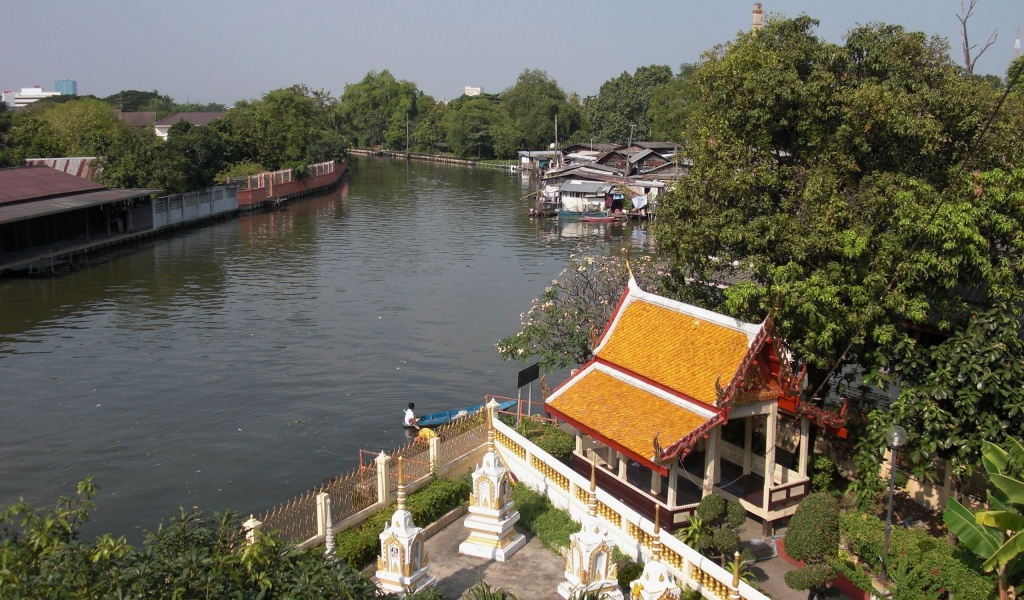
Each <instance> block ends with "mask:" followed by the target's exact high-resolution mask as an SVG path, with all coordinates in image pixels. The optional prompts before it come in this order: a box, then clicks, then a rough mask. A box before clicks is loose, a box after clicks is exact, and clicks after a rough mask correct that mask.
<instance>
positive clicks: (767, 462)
mask: <svg viewBox="0 0 1024 600" xmlns="http://www.w3.org/2000/svg"><path fill="white" fill-rule="evenodd" d="M778 429H779V405H778V404H772V411H771V412H770V413H768V424H767V427H765V431H764V440H765V441H764V498H763V499H762V504H761V508H762V509H763V510H764V512H765V514H768V505H769V504H770V503H771V492H772V484H773V483H774V482H775V435H776V433H777V432H778Z"/></svg>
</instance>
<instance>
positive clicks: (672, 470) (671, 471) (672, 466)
mask: <svg viewBox="0 0 1024 600" xmlns="http://www.w3.org/2000/svg"><path fill="white" fill-rule="evenodd" d="M655 475H658V474H657V473H655ZM678 476H679V461H678V460H673V461H672V462H671V463H669V465H668V494H667V498H666V504H668V506H669V508H675V507H676V505H677V501H676V478H677V477H678ZM658 481H659V482H660V481H661V475H658Z"/></svg>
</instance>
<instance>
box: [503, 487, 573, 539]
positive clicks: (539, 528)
mask: <svg viewBox="0 0 1024 600" xmlns="http://www.w3.org/2000/svg"><path fill="white" fill-rule="evenodd" d="M512 500H513V502H515V506H516V510H518V511H519V523H520V524H521V525H522V526H523V527H525V528H526V529H529V530H530V531H532V532H533V533H534V534H536V535H537V538H538V539H540V542H541V543H542V544H544V547H545V548H547V549H549V550H551V551H552V552H554V553H556V554H561V552H562V550H563V549H565V548H568V547H569V536H570V535H571V534H573V533H576V532H577V531H579V530H580V524H579V523H577V522H576V521H573V520H572V517H570V516H569V513H568V512H566V511H564V510H562V509H560V508H555V507H554V505H552V504H551V501H550V500H548V497H547V496H545V495H544V494H541V493H539V492H535V491H533V490H531V489H530V488H528V487H526V486H525V485H517V486H515V487H514V488H512Z"/></svg>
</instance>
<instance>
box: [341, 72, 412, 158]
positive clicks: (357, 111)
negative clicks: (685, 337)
mask: <svg viewBox="0 0 1024 600" xmlns="http://www.w3.org/2000/svg"><path fill="white" fill-rule="evenodd" d="M420 95H422V92H420V91H419V90H418V89H417V88H416V85H415V84H414V83H412V82H410V81H404V80H403V81H399V80H397V79H395V77H394V76H393V75H392V74H391V73H390V72H389V71H387V70H384V71H381V72H380V73H377V72H375V71H370V72H369V73H367V74H366V76H365V77H364V78H363V80H362V81H361V82H359V83H354V84H349V85H346V86H345V91H344V92H343V93H342V95H341V106H340V108H339V110H340V113H341V115H342V117H343V118H344V119H345V120H346V121H348V123H349V124H350V126H351V130H352V132H353V133H354V139H353V140H351V142H352V143H353V144H354V145H356V146H361V147H375V146H380V145H383V144H387V145H388V146H389V147H394V148H404V147H405V132H406V124H407V123H408V122H409V121H408V120H411V119H414V118H415V117H416V112H415V110H416V107H417V98H418V97H419V96H420Z"/></svg>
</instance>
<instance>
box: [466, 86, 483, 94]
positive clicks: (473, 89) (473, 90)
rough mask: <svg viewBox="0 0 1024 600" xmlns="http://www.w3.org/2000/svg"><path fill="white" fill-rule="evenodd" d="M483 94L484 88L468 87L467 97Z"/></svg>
mask: <svg viewBox="0 0 1024 600" xmlns="http://www.w3.org/2000/svg"><path fill="white" fill-rule="evenodd" d="M482 93H484V88H481V87H473V86H471V85H467V86H466V95H467V96H479V95H480V94H482Z"/></svg>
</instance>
